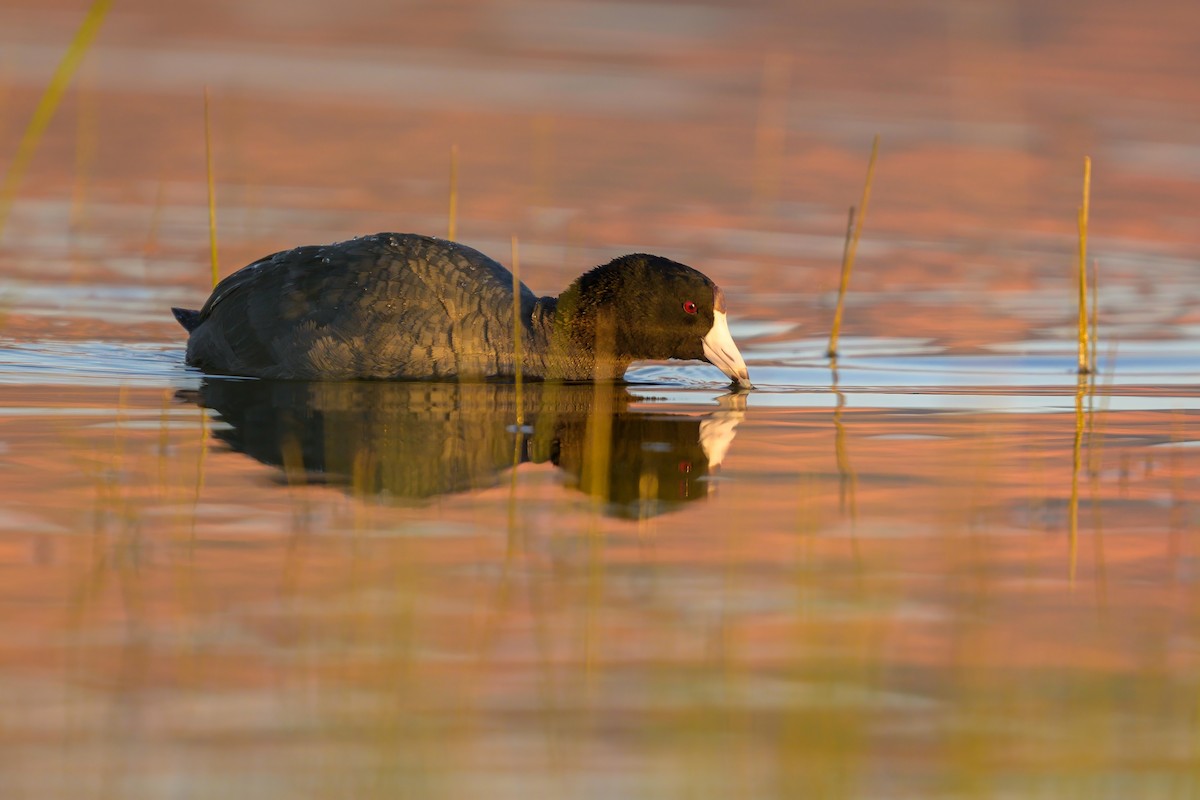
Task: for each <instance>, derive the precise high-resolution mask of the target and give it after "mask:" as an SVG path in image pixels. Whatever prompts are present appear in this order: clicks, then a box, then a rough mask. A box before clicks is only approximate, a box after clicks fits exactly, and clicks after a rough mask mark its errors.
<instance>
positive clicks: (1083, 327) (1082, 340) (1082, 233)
mask: <svg viewBox="0 0 1200 800" xmlns="http://www.w3.org/2000/svg"><path fill="white" fill-rule="evenodd" d="M1091 190H1092V159H1090V158H1088V157H1087V156H1084V157H1083V203H1082V205H1080V206H1079V374H1080V375H1086V374H1088V373H1089V372H1091V371H1092V368H1091V364H1090V361H1091V359H1090V358H1089V357H1088V355H1089V353H1088V311H1087V236H1088V195H1089V194H1090V193H1091Z"/></svg>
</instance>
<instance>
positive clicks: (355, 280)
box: [181, 233, 536, 379]
mask: <svg viewBox="0 0 1200 800" xmlns="http://www.w3.org/2000/svg"><path fill="white" fill-rule="evenodd" d="M535 302H536V298H535V297H534V296H533V294H532V293H531V292H530V291H529V290H528V289H526V288H525V287H524V286H522V287H521V307H522V316H523V317H524V318H526V319H528V316H529V314H530V311H531V310H532V308H533V305H534V303H535ZM512 306H513V303H512V274H511V273H510V272H509V271H508V270H507V269H505V268H504V267H503V266H502V265H501V264H499V263H497V262H496V261H494V260H492V259H490V258H488V257H487V256H485V255H483V254H482V253H480V252H479V251H477V250H474V249H472V248H470V247H466V246H464V245H461V244H456V243H454V242H448V241H445V240H441V239H436V238H433V237H429V236H419V235H415V234H394V233H380V234H375V235H373V236H363V237H359V238H356V239H351V240H348V241H345V242H338V243H336V244H330V245H314V246H306V247H298V248H296V249H294V250H286V251H283V252H280V253H275V254H274V255H271V256H268V257H266V258H263V259H261V260H259V261H256V262H255V263H253V264H251V265H249V266H247V267H245V268H244V269H241V270H239V271H238V272H236V273H234V274H233V275H230V276H229V277H228V278H226V279H225V280H223V281H222V282H221V283H219V284H218V285H217V287H216V288H215V289H214V290H213V293H212V296H211V297H210V298H209V300H208V302H207V303H206V304H205V305H204V307H203V308H202V309H200V312H199V316H198V317H197V318H192V319H191V322H192V323H193V324H194V326H193V327H192V329H191V330H192V335H191V338H190V339H189V342H188V355H187V358H188V363H190V364H194V365H196V366H198V367H201V368H202V369H204V370H206V371H209V372H217V373H226V374H236V375H253V376H258V377H264V378H295V379H317V378H320V379H351V378H436V377H442V376H450V375H457V376H461V377H484V376H487V375H492V374H497V373H499V372H502V371H503V370H504V369H505V366H506V363H509V362H511V352H512ZM183 313H185V314H186V312H183ZM182 321H184V320H183V319H182V318H181V322H182ZM185 324H186V323H185Z"/></svg>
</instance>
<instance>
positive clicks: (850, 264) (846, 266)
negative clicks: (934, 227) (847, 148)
mask: <svg viewBox="0 0 1200 800" xmlns="http://www.w3.org/2000/svg"><path fill="white" fill-rule="evenodd" d="M878 157H879V134H875V140H874V142H873V143H872V144H871V160H870V161H869V162H868V163H867V180H866V183H864V184H863V193H862V202H860V203H859V204H858V215H857V219H854V220H853V222H852V226H851V227H852V228H853V230H854V232H853V234H851V236H850V240H849V244H848V245H847V246H846V249H845V251H844V253H843V255H842V281H841V284H840V285H839V287H838V300H837V310H836V311H834V313H833V328H832V330H831V331H830V333H829V350H828V351H827V352H826V355H827V356H829V357H830V358H836V357H837V344H838V335H839V334H840V333H841V330H842V310H843V308H844V307H845V304H846V290H847V289H849V288H850V271H851V270H853V269H854V256H855V254H856V253H858V238H859V236H861V235H862V229H863V224H864V223H865V222H866V221H867V204H868V203H869V202H870V200H871V183H872V181H874V179H875V160H876V159H877V158H878ZM853 216H854V212H853V210H851V217H852V219H853Z"/></svg>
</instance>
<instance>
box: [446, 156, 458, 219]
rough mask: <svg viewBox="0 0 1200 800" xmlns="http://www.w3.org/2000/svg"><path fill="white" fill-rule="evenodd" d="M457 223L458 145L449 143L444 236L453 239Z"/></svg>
mask: <svg viewBox="0 0 1200 800" xmlns="http://www.w3.org/2000/svg"><path fill="white" fill-rule="evenodd" d="M457 223H458V145H456V144H452V145H450V221H449V224H448V225H447V233H446V238H447V239H448V240H450V241H452V242H453V241H454V236H455V234H456V233H457V232H458V231H457Z"/></svg>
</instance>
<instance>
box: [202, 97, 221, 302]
mask: <svg viewBox="0 0 1200 800" xmlns="http://www.w3.org/2000/svg"><path fill="white" fill-rule="evenodd" d="M210 105H211V103H210V99H209V91H208V87H207V86H205V87H204V169H205V172H206V173H207V175H208V250H209V258H210V259H211V261H212V284H213V286H216V285H217V283H218V282H219V281H220V279H221V269H220V266H219V264H218V262H217V190H216V184H215V182H214V181H213V157H212V119H211V114H210V113H209V106H210Z"/></svg>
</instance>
